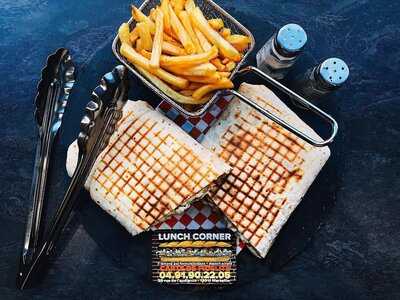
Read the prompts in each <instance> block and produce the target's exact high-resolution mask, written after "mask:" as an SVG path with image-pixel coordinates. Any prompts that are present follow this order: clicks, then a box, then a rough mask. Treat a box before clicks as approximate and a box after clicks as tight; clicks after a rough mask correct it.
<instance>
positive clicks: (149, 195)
mask: <svg viewBox="0 0 400 300" xmlns="http://www.w3.org/2000/svg"><path fill="white" fill-rule="evenodd" d="M130 115H131V114H129V115H128V116H127V117H126V118H124V120H126V119H127V118H128V117H129V116H130ZM156 125H157V122H156V121H152V120H151V119H148V118H147V119H146V120H144V121H142V120H141V119H140V118H135V119H133V120H132V121H131V123H130V125H129V126H127V127H126V128H125V129H124V131H122V132H120V133H119V134H118V135H117V137H116V138H115V140H113V141H112V142H111V143H110V145H109V146H108V150H107V151H106V152H105V154H104V155H103V158H102V159H101V161H100V162H99V164H98V167H97V169H96V171H95V173H94V175H93V180H95V181H96V182H97V183H98V184H99V185H100V186H101V188H102V189H104V192H105V196H107V195H108V194H112V195H113V198H114V199H119V200H120V206H121V205H123V197H124V196H125V197H128V199H130V201H131V207H132V208H131V209H130V211H131V213H132V214H133V216H134V223H135V224H136V225H137V226H138V227H139V228H140V229H142V230H146V229H148V228H149V227H150V226H151V225H153V224H154V223H156V222H157V221H159V220H160V219H161V218H162V217H163V216H166V215H168V214H170V213H171V212H173V210H175V209H176V208H177V207H178V206H180V205H183V204H184V203H185V201H187V200H188V199H189V198H191V197H192V196H194V195H195V194H197V193H198V192H200V191H201V190H202V189H204V188H205V187H206V186H208V185H209V184H211V183H212V182H213V181H214V180H215V179H216V178H217V177H218V176H219V175H218V174H217V173H216V171H215V170H214V169H213V168H211V165H210V163H205V162H203V161H202V160H201V159H200V158H199V157H196V155H195V154H194V153H193V152H192V151H191V150H190V149H189V148H188V147H187V146H186V145H184V144H182V143H179V141H177V140H176V138H175V137H174V136H172V135H171V134H169V133H167V134H165V133H163V130H162V129H160V130H156V131H155V130H154V127H155V126H156ZM132 128H133V129H134V130H133V131H132V132H130V131H131V130H132ZM126 161H129V163H130V164H134V166H135V167H134V168H133V169H132V171H131V170H130V169H129V164H128V163H127V162H126ZM124 164H125V165H124ZM106 173H108V174H106ZM163 175H164V177H162V176H163ZM115 201H116V200H115ZM117 210H118V211H119V213H121V214H124V212H123V211H121V210H120V207H117Z"/></svg>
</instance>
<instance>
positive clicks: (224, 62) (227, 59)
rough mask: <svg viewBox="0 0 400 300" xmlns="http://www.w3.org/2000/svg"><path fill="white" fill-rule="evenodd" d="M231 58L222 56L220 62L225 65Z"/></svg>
mask: <svg viewBox="0 0 400 300" xmlns="http://www.w3.org/2000/svg"><path fill="white" fill-rule="evenodd" d="M230 61H231V60H230V59H229V58H224V59H223V60H222V61H221V62H222V63H223V64H224V65H226V64H227V63H228V62H230Z"/></svg>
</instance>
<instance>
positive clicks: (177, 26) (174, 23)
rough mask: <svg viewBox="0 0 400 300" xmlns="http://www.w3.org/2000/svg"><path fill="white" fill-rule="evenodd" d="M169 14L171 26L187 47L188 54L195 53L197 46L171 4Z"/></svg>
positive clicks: (184, 46)
mask: <svg viewBox="0 0 400 300" xmlns="http://www.w3.org/2000/svg"><path fill="white" fill-rule="evenodd" d="M169 14H170V17H171V27H172V29H173V31H174V32H175V33H176V35H177V36H178V38H179V41H180V42H181V43H182V45H183V48H185V50H186V52H187V53H188V54H193V53H195V52H196V48H195V46H194V44H193V42H192V40H191V38H190V36H189V34H188V33H187V32H186V30H185V28H184V27H183V25H182V23H181V21H179V19H178V17H177V16H176V14H175V12H174V10H173V9H172V8H171V6H169Z"/></svg>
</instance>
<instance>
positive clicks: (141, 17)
mask: <svg viewBox="0 0 400 300" xmlns="http://www.w3.org/2000/svg"><path fill="white" fill-rule="evenodd" d="M131 12H132V17H133V19H134V20H135V21H136V22H138V23H139V22H144V23H146V24H147V25H148V26H149V29H150V33H151V34H154V33H155V31H156V24H154V22H153V21H152V20H151V19H150V18H149V17H148V16H146V15H145V14H144V13H142V12H141V11H140V10H139V9H138V8H137V7H136V6H134V5H131Z"/></svg>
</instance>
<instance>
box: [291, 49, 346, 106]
mask: <svg viewBox="0 0 400 300" xmlns="http://www.w3.org/2000/svg"><path fill="white" fill-rule="evenodd" d="M348 77H349V67H348V66H347V64H346V63H345V62H344V61H343V60H341V59H340V58H336V57H332V58H328V59H326V60H324V61H323V62H322V63H320V64H319V65H317V66H315V67H313V68H311V69H309V70H307V71H306V72H305V74H303V75H301V76H300V77H298V78H297V79H296V80H295V81H294V83H293V89H294V90H295V91H296V92H297V93H299V94H300V95H302V96H304V97H306V98H310V99H317V98H320V97H322V96H324V95H326V94H328V93H331V92H333V91H335V90H337V89H338V88H339V87H341V86H342V85H343V84H344V83H345V82H346V80H347V78H348Z"/></svg>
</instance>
